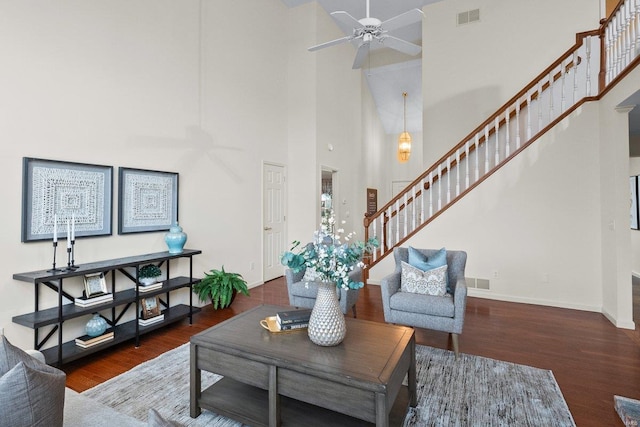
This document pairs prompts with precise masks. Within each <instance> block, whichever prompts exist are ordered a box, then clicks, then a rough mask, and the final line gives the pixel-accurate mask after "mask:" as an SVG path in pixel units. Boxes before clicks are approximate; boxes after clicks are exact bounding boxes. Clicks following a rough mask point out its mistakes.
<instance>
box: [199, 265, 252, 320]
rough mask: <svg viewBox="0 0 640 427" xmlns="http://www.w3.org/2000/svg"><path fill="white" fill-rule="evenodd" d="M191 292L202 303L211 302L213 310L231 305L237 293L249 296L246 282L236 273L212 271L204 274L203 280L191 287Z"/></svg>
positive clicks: (222, 270) (222, 269)
mask: <svg viewBox="0 0 640 427" xmlns="http://www.w3.org/2000/svg"><path fill="white" fill-rule="evenodd" d="M193 291H194V292H195V293H196V294H197V295H198V298H199V299H200V301H202V302H207V301H208V300H211V304H212V305H213V308H214V309H216V310H217V309H218V308H225V307H228V306H230V305H231V303H232V302H233V300H234V298H235V296H236V294H237V293H238V292H240V293H242V294H244V295H247V296H249V289H248V288H247V281H246V280H244V278H243V277H242V276H241V275H240V274H238V273H229V272H227V271H224V266H222V268H221V269H220V270H216V269H212V270H210V271H209V273H206V272H205V273H204V278H203V279H202V280H200V281H199V282H198V283H196V284H195V285H193Z"/></svg>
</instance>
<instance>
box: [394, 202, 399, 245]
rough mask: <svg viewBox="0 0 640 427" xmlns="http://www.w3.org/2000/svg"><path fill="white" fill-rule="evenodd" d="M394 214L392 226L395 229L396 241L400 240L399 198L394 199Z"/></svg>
mask: <svg viewBox="0 0 640 427" xmlns="http://www.w3.org/2000/svg"><path fill="white" fill-rule="evenodd" d="M395 208H396V216H395V217H394V218H395V220H394V224H393V225H394V227H395V230H396V243H398V242H399V241H400V199H397V200H396V206H395Z"/></svg>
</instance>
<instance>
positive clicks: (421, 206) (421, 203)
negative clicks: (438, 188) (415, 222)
mask: <svg viewBox="0 0 640 427" xmlns="http://www.w3.org/2000/svg"><path fill="white" fill-rule="evenodd" d="M424 186H425V181H424V178H422V179H421V180H420V194H421V195H420V225H422V223H423V222H424V199H425V197H424V192H425V191H426V190H425V189H424Z"/></svg>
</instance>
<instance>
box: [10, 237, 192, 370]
mask: <svg viewBox="0 0 640 427" xmlns="http://www.w3.org/2000/svg"><path fill="white" fill-rule="evenodd" d="M201 253H202V251H200V250H193V249H185V250H184V251H183V252H182V253H180V254H170V253H169V252H158V253H152V254H146V255H137V256H132V257H125V258H117V259H111V260H105V261H98V262H92V263H86V264H83V265H81V266H80V267H78V268H77V269H76V270H62V271H56V272H53V273H52V272H48V271H46V270H39V271H32V272H28V273H16V274H14V275H13V278H14V279H15V280H19V281H23V282H28V283H32V284H34V286H35V288H34V292H35V302H34V306H35V311H33V312H31V313H26V314H22V315H19V316H14V317H13V322H14V323H17V324H19V325H22V326H26V327H28V328H31V329H33V330H34V348H36V349H41V348H42V347H43V346H44V344H45V343H46V342H47V341H48V340H49V339H50V338H51V337H52V336H53V335H55V334H56V333H57V338H58V343H57V345H55V346H53V347H50V348H47V349H45V350H42V352H43V354H44V356H45V359H46V361H47V363H49V364H59V365H61V364H62V363H64V362H69V361H72V360H75V359H78V358H81V357H84V356H87V355H89V354H92V353H95V352H96V351H99V350H102V349H105V348H107V347H110V346H113V345H115V344H118V343H121V342H123V341H127V340H130V339H135V345H136V346H138V345H139V338H140V335H143V334H145V333H148V332H150V331H153V330H155V329H158V328H161V327H163V326H165V325H168V324H170V323H174V322H177V321H180V320H182V319H185V318H189V323H191V322H192V316H193V313H196V312H198V311H200V309H199V308H197V307H193V293H192V292H189V304H188V305H187V304H178V305H174V306H171V304H170V293H171V292H172V291H176V290H178V289H182V288H189V290H191V288H192V286H193V285H194V284H195V283H197V282H198V281H199V280H200V279H197V278H194V277H193V256H194V255H198V254H201ZM181 258H188V260H189V276H177V277H171V270H170V261H172V260H177V259H181ZM150 263H155V264H157V265H160V266H161V265H163V264H164V263H166V276H167V279H166V280H164V282H163V284H162V286H161V287H159V288H157V289H153V290H150V291H146V292H140V291H139V289H138V286H137V285H136V284H137V283H138V282H139V280H138V274H139V269H140V267H141V266H142V265H145V264H150ZM127 268H131V269H134V270H135V272H133V273H132V272H131V271H128V270H127ZM117 272H119V273H120V274H119V275H118V276H121V277H119V279H120V278H124V279H126V280H127V281H128V283H130V284H131V286H132V287H131V288H128V289H123V290H120V291H117V292H116V291H115V289H116V273H117ZM92 273H104V274H107V273H111V278H110V279H111V280H110V282H111V291H110V292H111V293H112V294H113V300H112V301H107V302H105V303H102V304H96V305H92V306H89V307H81V306H78V305H75V304H74V301H73V300H74V296H77V297H79V296H80V295H73V293H69V292H68V290H65V289H63V281H64V280H65V279H69V278H74V277H82V276H84V275H87V274H92ZM41 285H44V287H45V288H47V289H50V290H52V291H54V292H56V294H57V296H58V301H57V304H56V305H55V306H53V307H48V308H41V307H40V296H39V294H40V286H41ZM159 295H164V300H162V301H161V302H162V304H163V305H164V309H163V310H162V313H163V314H164V319H163V320H162V321H159V322H157V323H153V324H151V325H148V326H141V325H139V324H138V315H139V313H140V307H141V300H143V299H144V298H149V297H155V296H159ZM119 306H122V307H123V308H122V310H121V311H120V313H119V314H118V315H116V307H119ZM131 307H133V308H134V309H135V313H136V314H135V317H134V319H133V320H130V321H126V322H122V323H119V322H120V319H121V317H122V316H123V314H124V313H125V312H126V311H127V310H129V309H130V308H131ZM105 310H110V311H111V316H110V318H108V317H105V316H103V317H105V319H106V320H107V322H108V323H109V324H110V326H111V327H112V328H113V330H114V339H113V340H111V341H108V342H105V343H102V344H98V345H95V346H93V347H89V348H81V347H79V346H77V345H76V344H75V340H71V341H69V342H64V343H63V342H62V328H63V323H64V322H65V321H67V320H70V319H74V318H78V317H82V316H88V315H91V314H92V313H96V312H98V311H105ZM43 327H49V328H47V329H50V330H49V331H48V333H47V334H46V336H45V337H44V338H43V339H42V340H41V341H40V339H39V335H40V334H39V329H40V328H43Z"/></svg>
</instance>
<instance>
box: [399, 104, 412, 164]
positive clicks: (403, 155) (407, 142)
mask: <svg viewBox="0 0 640 427" xmlns="http://www.w3.org/2000/svg"><path fill="white" fill-rule="evenodd" d="M402 96H403V97H404V127H403V129H404V131H403V132H402V133H401V134H400V136H399V137H398V162H400V163H406V162H407V161H409V156H410V155H411V135H409V132H407V92H403V93H402Z"/></svg>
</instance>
